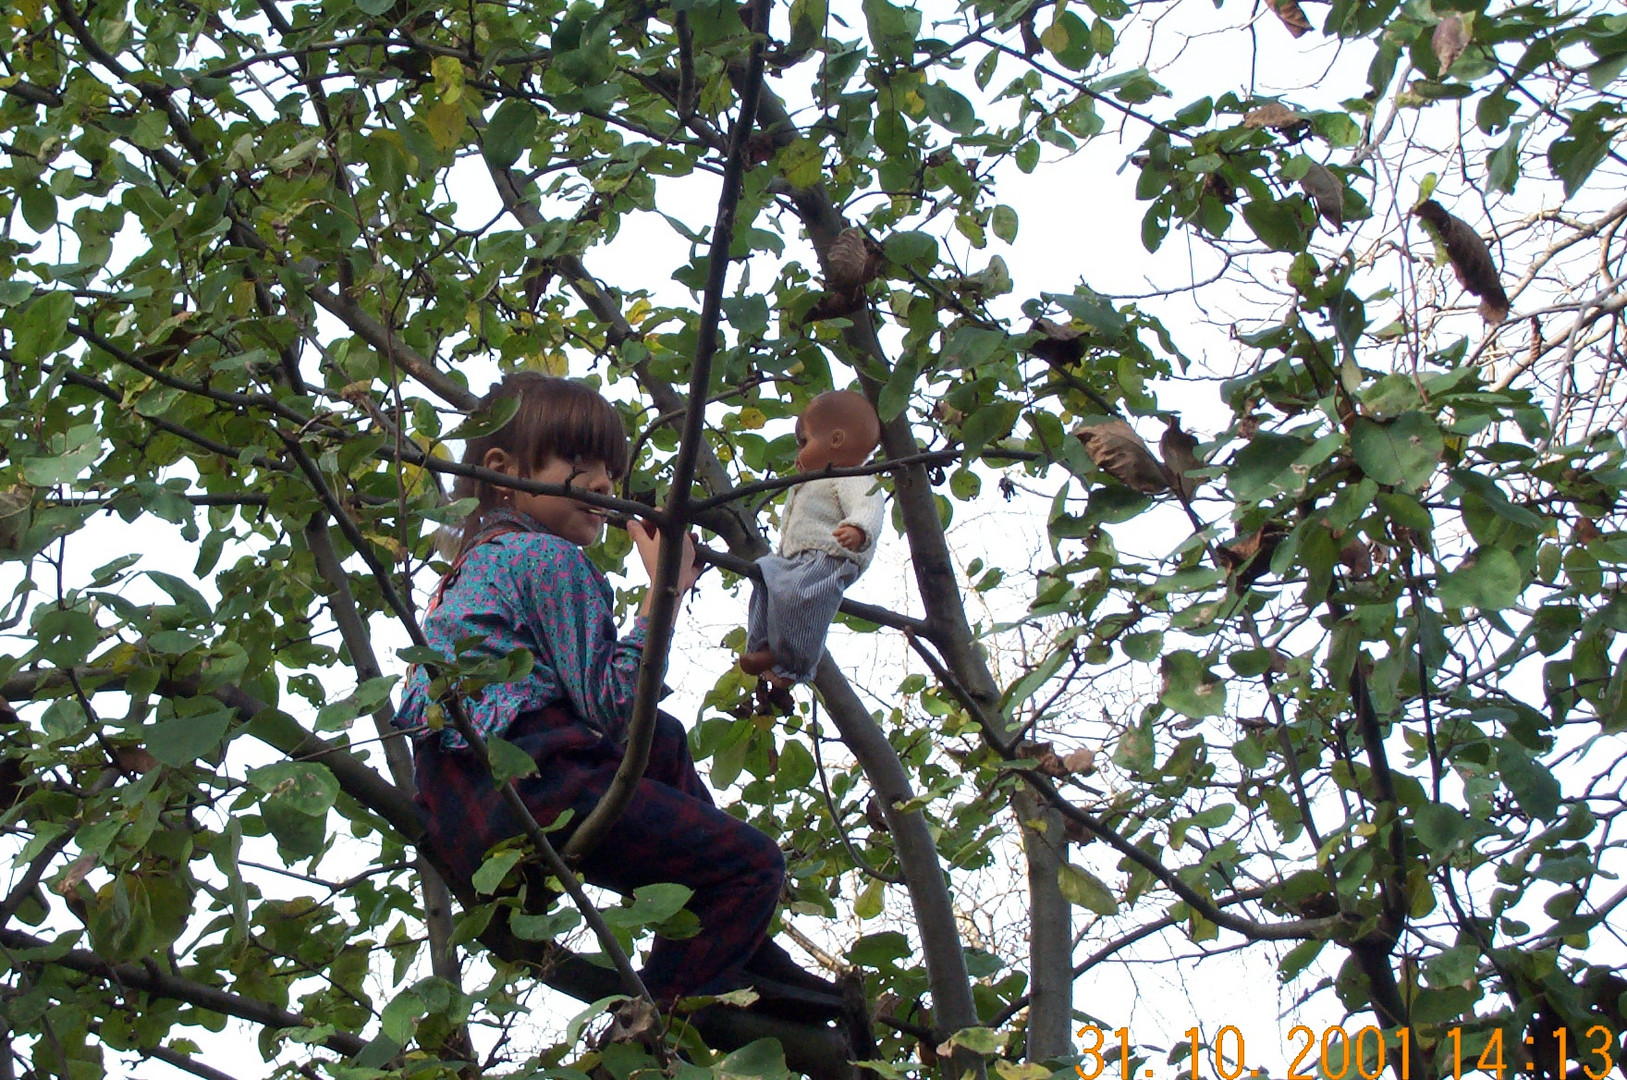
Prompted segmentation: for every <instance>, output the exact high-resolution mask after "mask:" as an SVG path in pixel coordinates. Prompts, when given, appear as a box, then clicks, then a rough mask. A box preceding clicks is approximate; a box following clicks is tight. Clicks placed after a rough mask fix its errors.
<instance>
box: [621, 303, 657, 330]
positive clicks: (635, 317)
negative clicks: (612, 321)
mask: <svg viewBox="0 0 1627 1080" xmlns="http://www.w3.org/2000/svg"><path fill="white" fill-rule="evenodd" d="M652 310H654V309H653V308H651V307H650V302H649V301H648V300H646V299H644V298H643V297H642V296H641V297H639V298H638V299H637V300H634V301H633V306H632V307H630V308H628V309H627V321H628V322H630V323H632V324H633V325H634V326H638V325H640V324H642V323H643V322H644V320H645V319H647V318H649V317H650V312H651V311H652Z"/></svg>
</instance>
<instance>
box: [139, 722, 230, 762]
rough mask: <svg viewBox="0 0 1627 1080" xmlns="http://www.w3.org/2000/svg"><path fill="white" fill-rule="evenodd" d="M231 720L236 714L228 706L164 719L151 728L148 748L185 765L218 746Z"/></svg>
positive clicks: (148, 736)
mask: <svg viewBox="0 0 1627 1080" xmlns="http://www.w3.org/2000/svg"><path fill="white" fill-rule="evenodd" d="M231 722H232V714H231V712H230V711H228V710H227V709H225V708H219V709H214V710H211V711H209V712H203V713H198V714H195V715H191V716H175V717H171V718H170V719H168V720H160V721H159V722H158V723H156V724H153V725H152V726H151V727H149V728H147V731H146V743H145V745H146V747H147V752H148V753H149V754H151V755H152V756H153V757H155V758H157V759H158V760H159V761H160V762H162V763H163V764H165V765H169V766H171V767H173V768H177V769H179V768H182V767H183V766H186V765H190V764H192V763H193V762H194V761H196V760H198V759H199V758H201V757H203V756H204V755H206V754H212V753H214V752H215V751H216V750H218V749H219V748H220V741H221V739H222V738H224V737H225V735H226V729H227V727H228V726H230V724H231Z"/></svg>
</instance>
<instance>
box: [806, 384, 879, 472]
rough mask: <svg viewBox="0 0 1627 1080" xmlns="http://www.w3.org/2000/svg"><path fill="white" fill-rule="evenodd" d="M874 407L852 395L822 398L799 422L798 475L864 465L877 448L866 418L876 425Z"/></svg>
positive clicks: (824, 396)
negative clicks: (799, 473)
mask: <svg viewBox="0 0 1627 1080" xmlns="http://www.w3.org/2000/svg"><path fill="white" fill-rule="evenodd" d="M874 416H875V412H874V410H872V409H871V408H870V403H869V402H867V401H865V400H864V399H863V398H862V397H859V396H858V395H857V394H852V393H833V394H821V395H820V396H819V397H817V398H815V399H814V400H813V402H812V403H811V404H810V405H809V406H808V408H807V409H806V410H805V411H804V412H803V414H802V416H801V417H799V418H798V419H797V471H799V472H818V471H819V470H820V469H824V468H829V467H831V466H835V467H836V468H839V469H850V468H853V467H854V466H856V465H863V464H864V462H865V459H866V458H868V457H869V456H870V454H871V452H872V451H873V450H875V448H876V440H875V439H874V438H873V437H870V436H871V435H872V434H873V433H871V432H867V431H866V427H867V424H866V418H867V417H869V418H871V419H870V425H869V426H873V425H874V420H873V417H874Z"/></svg>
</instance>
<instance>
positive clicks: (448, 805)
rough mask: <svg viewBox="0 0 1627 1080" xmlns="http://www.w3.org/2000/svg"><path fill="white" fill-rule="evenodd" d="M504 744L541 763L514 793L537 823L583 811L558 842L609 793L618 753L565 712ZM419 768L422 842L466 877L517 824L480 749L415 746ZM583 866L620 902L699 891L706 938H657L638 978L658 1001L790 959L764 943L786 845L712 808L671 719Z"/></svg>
mask: <svg viewBox="0 0 1627 1080" xmlns="http://www.w3.org/2000/svg"><path fill="white" fill-rule="evenodd" d="M504 738H505V739H507V740H508V741H509V742H511V743H514V744H515V745H517V746H519V747H520V748H521V749H522V750H525V751H526V752H527V753H528V754H530V755H531V757H532V758H533V759H534V760H535V761H536V762H537V768H538V775H535V776H529V777H526V778H525V779H523V780H519V781H516V787H517V788H518V790H519V793H520V796H521V798H522V799H523V800H524V801H525V804H526V807H527V808H528V809H529V810H530V811H531V814H532V816H533V817H535V818H536V819H537V821H538V823H540V824H541V825H543V826H547V825H549V824H551V823H552V822H553V821H554V819H555V818H557V817H558V816H559V815H560V814H561V813H562V812H564V811H565V810H567V809H569V810H573V811H575V813H574V814H573V816H572V818H571V822H570V823H569V824H568V825H567V826H566V828H565V829H562V830H561V831H560V832H557V833H552V834H550V839H552V840H553V842H554V844H555V845H556V846H562V845H563V844H564V843H565V840H566V839H567V838H568V837H569V836H570V834H571V832H572V830H573V829H574V828H575V826H576V825H577V824H579V823H580V822H581V821H582V820H583V819H584V818H585V817H586V816H587V815H588V813H589V812H590V811H592V809H593V807H594V805H595V804H596V803H597V802H598V800H599V796H600V795H602V794H603V793H604V792H605V789H606V788H608V787H609V785H610V780H611V778H612V777H613V776H615V774H616V767H617V766H618V765H619V764H620V763H621V758H622V750H621V747H619V746H617V745H616V744H614V743H612V742H611V741H610V740H609V739H607V738H605V737H604V736H602V735H600V734H598V733H597V732H595V731H593V730H592V729H591V728H589V727H588V726H587V725H586V724H584V723H582V722H581V721H580V720H578V719H577V718H576V716H575V715H574V714H573V713H571V712H570V711H569V710H567V709H564V708H561V707H559V706H549V707H548V708H545V709H540V710H536V711H534V712H528V713H522V714H521V715H520V716H519V717H517V718H516V719H515V721H514V724H513V726H512V727H510V728H509V730H508V731H507V732H506V733H505V734H504ZM417 765H418V769H417V771H418V803H419V810H420V813H421V814H422V816H423V818H424V823H425V826H426V829H427V835H426V837H425V842H426V843H427V844H429V845H431V848H432V850H433V851H434V852H435V853H436V854H437V855H438V856H439V857H440V858H441V859H443V860H444V862H445V863H446V865H447V866H448V867H449V868H450V869H451V870H452V871H453V873H454V874H456V875H458V876H459V877H461V878H462V879H463V880H464V881H468V879H469V877H470V876H471V875H472V874H473V873H474V872H475V871H476V870H477V869H479V867H480V863H481V860H482V859H483V858H484V856H485V853H486V852H487V851H488V850H489V849H490V848H491V847H492V846H493V845H494V844H496V843H498V842H499V841H501V840H506V839H508V838H509V837H512V836H518V835H519V834H520V833H521V832H522V829H521V827H520V823H519V821H518V819H517V818H516V817H515V815H514V813H513V812H512V811H511V810H510V809H509V808H508V806H507V805H505V804H504V802H503V799H502V796H501V794H500V793H499V791H498V789H497V787H496V786H495V785H494V784H493V783H492V779H491V774H490V773H489V772H487V771H486V770H485V769H484V768H483V767H482V766H481V765H480V763H479V762H478V760H477V759H476V758H475V755H474V752H473V751H471V750H469V749H467V748H460V749H448V748H447V747H445V746H443V745H442V744H441V741H440V739H439V737H438V736H430V737H429V738H427V739H425V740H423V741H421V742H420V743H419V744H418V746H417ZM578 869H579V870H580V871H581V872H582V876H583V877H584V878H585V879H586V880H587V881H588V882H589V883H590V884H593V885H597V886H600V887H603V888H606V889H610V890H612V891H614V892H617V893H621V894H623V895H626V894H628V893H631V892H632V891H633V890H634V889H635V888H637V887H638V886H640V885H650V884H654V883H656V882H676V883H677V884H680V885H687V886H689V888H691V889H693V890H694V891H695V894H694V896H693V897H691V898H690V901H689V903H688V905H687V907H688V908H689V910H690V911H691V912H693V913H694V915H695V917H696V918H697V919H699V920H700V932H699V933H698V934H696V935H695V936H694V937H691V938H687V939H685V940H683V941H669V940H667V939H666V938H662V937H657V938H656V939H655V945H654V947H653V948H652V949H651V950H650V959H649V963H648V964H647V965H646V966H645V968H644V971H643V973H642V974H643V978H644V984H645V986H646V987H648V989H649V991H650V994H651V995H652V996H653V997H655V999H656V1000H657V1001H661V1002H670V1001H672V1000H674V999H676V998H678V997H682V996H685V995H688V994H695V993H716V992H719V991H722V990H727V989H733V988H735V987H738V986H742V985H744V984H745V982H746V980H745V978H744V977H743V975H742V972H743V970H745V969H751V970H753V971H761V970H763V969H765V968H769V969H777V968H783V967H784V966H785V965H788V964H791V961H790V958H789V957H788V956H786V954H785V952H784V951H783V950H781V949H780V948H779V947H778V946H775V945H773V944H772V943H771V942H768V941H767V934H768V924H769V922H770V920H772V918H773V917H774V907H775V905H776V903H777V902H778V901H779V895H780V886H781V883H782V882H783V881H784V878H785V860H784V858H783V857H782V856H781V855H780V849H779V847H778V845H776V844H775V842H774V841H773V840H771V839H769V838H768V837H767V836H765V835H764V834H763V833H761V832H759V831H757V830H756V829H754V828H752V827H751V826H750V825H748V824H746V823H745V822H743V821H741V820H739V819H738V818H735V817H731V816H730V815H728V814H726V813H724V812H723V811H721V810H719V809H718V808H717V807H716V806H714V805H713V803H712V796H711V793H710V792H709V791H707V789H706V785H705V784H704V783H702V782H701V778H700V776H699V775H698V774H697V773H696V772H695V762H694V760H693V759H692V758H691V757H690V756H689V741H688V739H687V738H686V737H685V735H684V729H683V725H682V724H680V723H679V722H678V721H677V720H675V719H673V718H672V717H670V716H668V715H667V714H665V713H661V714H660V716H659V718H658V719H657V721H656V728H655V741H654V743H653V744H652V745H651V747H650V762H649V768H648V769H647V770H646V771H645V774H644V779H643V780H641V781H640V782H639V785H638V789H637V791H636V792H635V794H634V796H633V800H632V802H631V803H630V804H629V805H628V807H627V810H626V812H624V813H623V814H622V816H621V818H620V819H619V820H618V821H617V822H616V823H615V825H614V826H612V827H611V829H610V831H609V832H608V833H607V834H606V835H605V837H604V838H603V839H602V840H600V841H599V846H598V847H597V848H596V849H595V850H593V851H592V852H590V853H589V854H588V855H587V857H586V858H585V859H583V860H582V862H581V864H580V866H579V867H578ZM792 966H793V967H794V965H792ZM763 973H765V974H769V973H771V972H770V971H763Z"/></svg>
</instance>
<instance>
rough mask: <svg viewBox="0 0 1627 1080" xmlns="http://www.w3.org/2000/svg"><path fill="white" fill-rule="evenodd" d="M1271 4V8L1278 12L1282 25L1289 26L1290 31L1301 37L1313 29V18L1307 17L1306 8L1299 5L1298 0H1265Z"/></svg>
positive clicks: (1293, 34)
mask: <svg viewBox="0 0 1627 1080" xmlns="http://www.w3.org/2000/svg"><path fill="white" fill-rule="evenodd" d="M1265 2H1266V3H1268V4H1270V5H1271V10H1272V11H1275V12H1276V13H1277V18H1279V19H1281V20H1282V25H1283V26H1285V27H1287V28H1288V33H1289V34H1291V35H1292V36H1294V37H1296V38H1297V37H1300V36H1301V35H1303V34H1305V33H1306V32H1308V31H1309V30H1310V29H1311V20H1309V19H1307V18H1306V17H1305V9H1304V8H1302V7H1300V6H1299V3H1298V0H1265Z"/></svg>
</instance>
